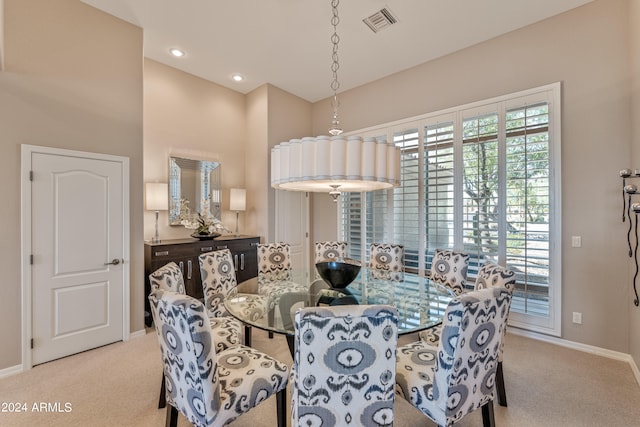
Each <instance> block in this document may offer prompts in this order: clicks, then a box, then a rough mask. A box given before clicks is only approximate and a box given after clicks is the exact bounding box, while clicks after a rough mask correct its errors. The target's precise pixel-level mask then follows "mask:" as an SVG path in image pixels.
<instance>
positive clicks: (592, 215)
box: [313, 0, 640, 353]
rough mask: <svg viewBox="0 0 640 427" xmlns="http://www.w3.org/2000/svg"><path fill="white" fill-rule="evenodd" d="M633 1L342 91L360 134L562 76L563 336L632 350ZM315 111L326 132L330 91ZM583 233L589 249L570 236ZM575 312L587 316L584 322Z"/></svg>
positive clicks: (574, 14)
mask: <svg viewBox="0 0 640 427" xmlns="http://www.w3.org/2000/svg"><path fill="white" fill-rule="evenodd" d="M628 9H629V3H628V1H626V0H624V1H622V0H621V1H603V0H598V1H595V2H593V3H590V4H588V5H586V6H583V7H580V8H578V9H575V10H573V11H570V12H567V13H565V14H562V15H559V16H557V17H554V18H551V19H548V20H545V21H542V22H540V23H537V24H534V25H531V26H529V27H526V28H523V29H521V30H517V31H514V32H511V33H509V34H506V35H504V36H501V37H498V38H495V39H492V40H489V41H487V42H484V43H481V44H478V45H476V46H473V47H470V48H468V49H465V50H463V51H460V52H457V53H455V54H452V55H449V56H446V57H443V58H440V59H438V60H435V61H431V62H428V63H425V64H423V65H420V66H417V67H415V68H411V69H409V70H406V71H403V72H401V73H398V74H395V75H392V76H389V77H387V78H385V79H382V80H379V81H376V82H373V83H371V84H367V85H364V86H362V87H359V88H356V89H354V90H350V91H348V92H346V93H343V94H341V95H340V96H339V97H340V101H341V109H340V115H341V117H340V119H341V123H342V124H343V125H344V127H345V130H348V131H351V130H357V129H362V128H365V127H369V126H374V125H378V124H381V123H385V122H389V121H393V120H397V119H402V118H407V117H412V116H415V115H419V114H423V113H428V112H431V111H436V110H440V109H444V108H447V107H452V106H456V105H461V104H465V103H469V102H473V101H477V100H481V99H486V98H491V97H494V96H498V95H502V94H507V93H511V92H515V91H519V90H523V89H528V88H531V87H535V86H540V85H544V84H548V83H552V82H556V81H560V82H562V96H563V105H562V210H563V212H562V260H563V261H562V271H563V273H562V311H563V315H562V336H563V338H565V339H568V340H571V341H577V342H580V343H584V344H589V345H594V346H598V347H603V348H607V349H611V350H615V351H621V352H625V353H628V352H629V334H628V331H629V327H628V325H629V324H630V321H629V311H630V310H631V309H633V310H634V311H638V309H636V308H635V307H633V308H631V307H632V306H633V303H632V301H631V300H630V297H629V287H630V283H631V276H630V275H629V265H630V260H629V258H628V257H627V255H626V230H625V226H624V225H623V224H622V223H621V221H620V211H621V209H622V206H621V200H620V198H621V196H620V185H621V182H620V179H619V177H618V171H619V170H620V169H622V168H624V167H638V168H640V161H639V162H638V165H635V166H633V165H629V164H628V163H629V162H628V157H629V154H630V145H629V141H630V135H631V134H630V129H631V121H630V113H629V106H630V96H629V94H630V83H629V78H628V70H629V59H628V54H629V40H630V34H629V18H628V16H627V14H628ZM635 35H636V37H637V31H636V34H635ZM415 48H419V46H418V45H416V46H415ZM313 115H314V117H313V127H314V130H315V132H316V133H318V132H324V128H325V127H326V122H327V118H328V117H330V105H329V100H324V101H323V102H320V103H317V104H316V105H314V111H313ZM315 224H318V218H317V217H316V221H315ZM317 226H320V225H317ZM572 235H580V236H582V248H572V247H571V245H570V243H569V244H567V242H570V241H571V236H572ZM574 311H578V312H582V313H583V324H582V325H576V324H573V323H572V321H571V317H572V312H574ZM634 316H635V318H637V313H635V312H634ZM636 325H637V322H636ZM635 328H636V333H637V328H638V327H637V326H636V327H635Z"/></svg>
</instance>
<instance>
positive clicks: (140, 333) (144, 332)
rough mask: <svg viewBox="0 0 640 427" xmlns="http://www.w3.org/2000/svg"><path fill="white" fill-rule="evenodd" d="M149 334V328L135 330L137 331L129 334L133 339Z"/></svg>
mask: <svg viewBox="0 0 640 427" xmlns="http://www.w3.org/2000/svg"><path fill="white" fill-rule="evenodd" d="M145 335H147V330H146V329H140V330H139V331H135V332H131V333H130V334H129V339H130V340H132V339H134V338H140V337H143V336H145Z"/></svg>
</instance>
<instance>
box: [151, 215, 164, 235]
mask: <svg viewBox="0 0 640 427" xmlns="http://www.w3.org/2000/svg"><path fill="white" fill-rule="evenodd" d="M158 215H160V212H159V211H156V235H155V236H154V237H153V238H152V239H151V243H161V242H162V240H160V236H158Z"/></svg>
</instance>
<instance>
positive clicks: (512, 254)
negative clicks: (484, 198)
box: [506, 102, 551, 316]
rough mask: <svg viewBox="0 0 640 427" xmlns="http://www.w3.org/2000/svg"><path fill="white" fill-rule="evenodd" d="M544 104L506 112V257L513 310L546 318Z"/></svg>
mask: <svg viewBox="0 0 640 427" xmlns="http://www.w3.org/2000/svg"><path fill="white" fill-rule="evenodd" d="M549 163H550V151H549V104H548V103H546V102H545V103H539V104H533V105H527V106H524V107H520V108H514V109H510V110H508V111H507V112H506V174H507V177H506V190H507V198H506V220H507V225H508V228H507V233H506V251H507V252H506V257H507V265H508V266H509V267H510V268H512V269H513V270H514V271H516V275H517V278H518V282H517V292H516V294H515V295H514V299H513V302H512V304H513V305H514V308H515V310H518V311H521V312H527V313H536V314H538V315H544V316H548V315H549V285H550V270H549V263H550V260H551V254H550V222H549V220H550V218H549V214H550V211H551V206H550V199H549V195H550V181H549V172H550V169H549Z"/></svg>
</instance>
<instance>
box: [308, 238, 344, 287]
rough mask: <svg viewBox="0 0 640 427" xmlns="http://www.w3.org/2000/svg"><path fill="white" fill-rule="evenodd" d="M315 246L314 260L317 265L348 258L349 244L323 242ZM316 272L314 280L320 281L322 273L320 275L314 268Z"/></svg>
mask: <svg viewBox="0 0 640 427" xmlns="http://www.w3.org/2000/svg"><path fill="white" fill-rule="evenodd" d="M314 246H315V249H314V254H313V259H314V263H315V264H317V263H319V262H322V261H326V260H334V259H336V258H346V257H347V242H334V241H322V242H316V243H315V245H314ZM314 271H315V276H314V279H319V278H320V273H318V269H317V268H314Z"/></svg>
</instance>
